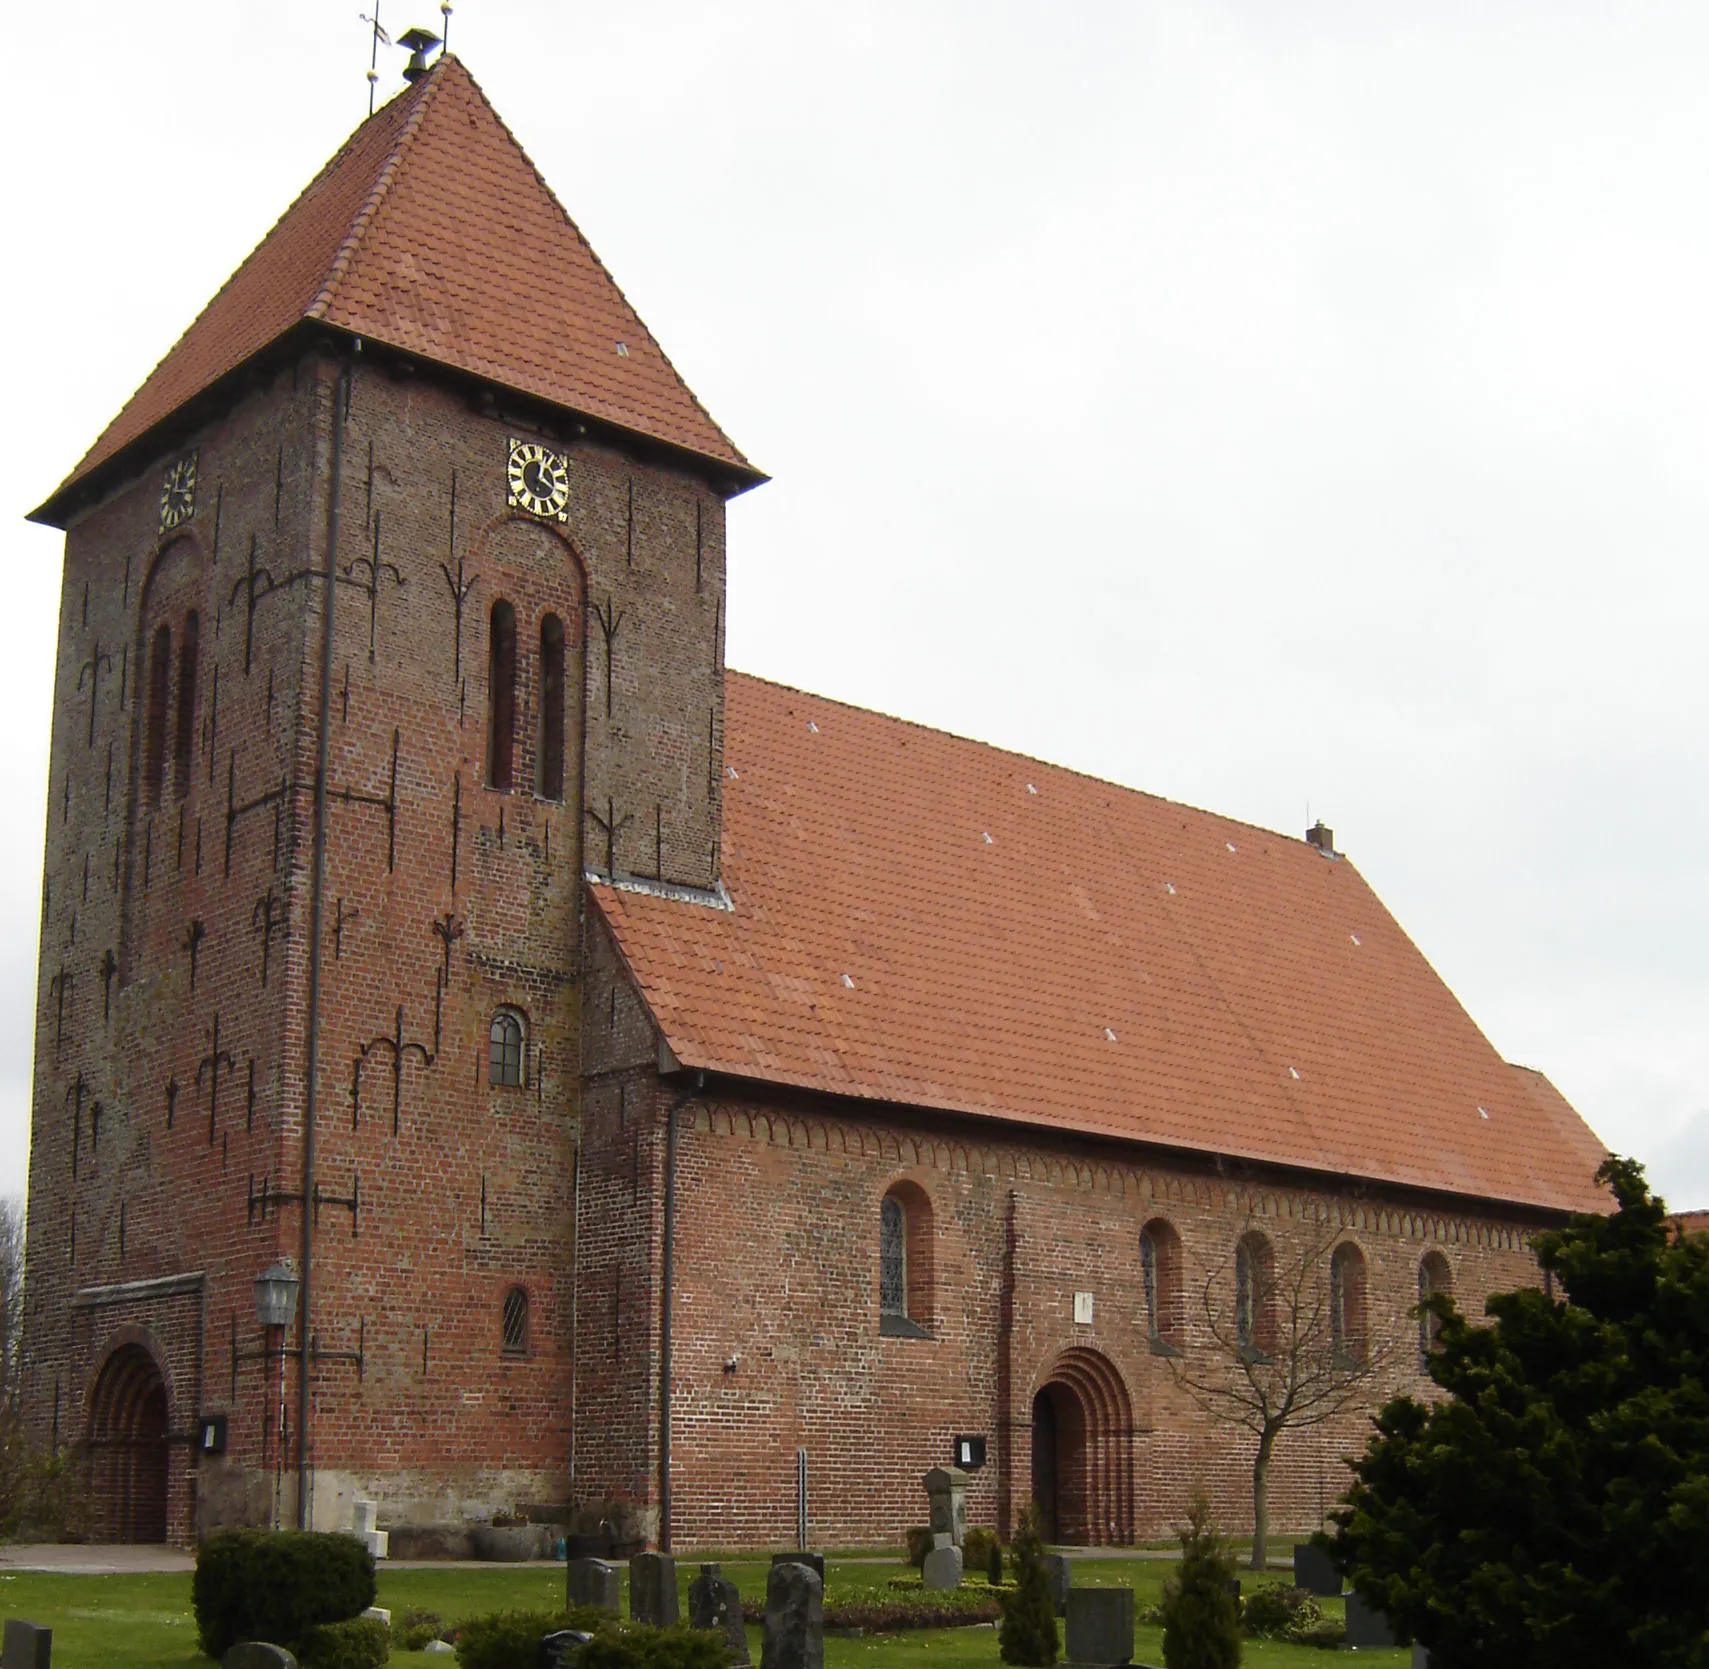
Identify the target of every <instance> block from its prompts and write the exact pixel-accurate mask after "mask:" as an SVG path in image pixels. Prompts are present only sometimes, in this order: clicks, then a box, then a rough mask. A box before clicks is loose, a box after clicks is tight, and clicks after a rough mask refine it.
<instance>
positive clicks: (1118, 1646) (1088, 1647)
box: [1065, 1588, 1133, 1669]
mask: <svg viewBox="0 0 1709 1669" xmlns="http://www.w3.org/2000/svg"><path fill="white" fill-rule="evenodd" d="M1065 1633H1066V1635H1067V1639H1066V1641H1065V1645H1066V1646H1067V1657H1068V1661H1069V1662H1070V1663H1088V1664H1097V1665H1101V1666H1102V1669H1111V1666H1113V1665H1115V1664H1121V1663H1131V1662H1132V1661H1133V1589H1131V1588H1074V1589H1072V1590H1070V1592H1069V1595H1068V1627H1067V1629H1066V1630H1065Z"/></svg>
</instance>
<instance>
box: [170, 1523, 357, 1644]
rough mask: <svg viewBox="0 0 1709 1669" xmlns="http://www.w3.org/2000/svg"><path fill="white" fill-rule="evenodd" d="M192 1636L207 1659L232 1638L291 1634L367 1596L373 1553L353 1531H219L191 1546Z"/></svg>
mask: <svg viewBox="0 0 1709 1669" xmlns="http://www.w3.org/2000/svg"><path fill="white" fill-rule="evenodd" d="M190 1596H191V1602H192V1603H193V1605H194V1606H195V1609H196V1639H197V1643H198V1644H199V1645H200V1646H201V1648H202V1650H203V1651H204V1652H206V1653H207V1654H208V1656H209V1657H212V1658H221V1657H224V1656H225V1654H226V1653H227V1651H229V1650H230V1649H231V1648H232V1647H233V1646H234V1645H236V1644H237V1642H238V1641H239V1640H278V1641H285V1642H289V1641H294V1640H302V1639H304V1638H306V1636H307V1635H308V1633H309V1631H310V1630H311V1629H314V1628H318V1627H320V1626H321V1625H322V1624H323V1623H342V1622H345V1621H347V1620H348V1619H349V1618H351V1617H359V1616H361V1614H362V1613H363V1612H364V1611H366V1610H367V1609H368V1607H369V1606H370V1605H372V1604H373V1603H374V1559H373V1555H372V1554H370V1553H369V1551H368V1549H367V1548H365V1547H364V1546H363V1545H362V1544H361V1542H359V1541H357V1540H356V1538H355V1537H354V1536H341V1535H332V1534H327V1533H325V1532H321V1531H315V1530H224V1531H221V1532H220V1533H219V1534H218V1535H214V1536H210V1537H209V1538H208V1539H207V1540H206V1541H205V1542H203V1543H202V1545H201V1547H200V1549H198V1551H197V1553H196V1575H195V1578H194V1580H193V1581H192V1583H191V1586H190Z"/></svg>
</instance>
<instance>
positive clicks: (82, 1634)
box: [0, 1555, 1408, 1669]
mask: <svg viewBox="0 0 1709 1669" xmlns="http://www.w3.org/2000/svg"><path fill="white" fill-rule="evenodd" d="M768 1562H769V1561H767V1560H765V1559H755V1558H751V1557H741V1558H725V1559H723V1560H721V1563H722V1564H723V1567H724V1574H725V1575H726V1576H728V1577H729V1578H730V1579H731V1580H732V1581H734V1582H735V1583H736V1584H737V1585H738V1586H739V1587H740V1588H741V1590H742V1592H743V1593H744V1594H757V1593H761V1592H763V1591H764V1588H765V1571H766V1565H767V1563H768ZM697 1564H698V1560H697V1559H696V1558H695V1557H693V1556H689V1555H683V1556H679V1558H678V1560H677V1577H678V1581H679V1584H680V1586H681V1588H682V1589H683V1592H684V1594H685V1596H686V1593H687V1588H688V1583H689V1580H690V1578H691V1577H692V1576H693V1575H694V1574H695V1569H696V1566H697ZM1170 1568H1171V1565H1170V1562H1169V1561H1167V1560H1163V1559H1077V1560H1076V1561H1075V1562H1074V1581H1075V1583H1076V1585H1077V1586H1081V1587H1088V1586H1099V1587H1103V1586H1108V1587H1115V1586H1123V1585H1125V1586H1128V1587H1131V1588H1133V1589H1134V1590H1135V1591H1136V1604H1137V1605H1138V1606H1139V1607H1141V1608H1143V1607H1145V1606H1147V1605H1150V1604H1152V1603H1154V1602H1155V1601H1156V1600H1157V1599H1158V1598H1159V1596H1160V1594H1161V1590H1162V1587H1163V1579H1164V1577H1165V1576H1167V1575H1168V1574H1169V1571H1170ZM826 1571H827V1575H828V1576H829V1578H830V1581H831V1582H832V1584H836V1583H838V1582H839V1581H842V1582H850V1583H857V1584H859V1585H861V1586H863V1587H865V1586H874V1585H881V1584H882V1583H884V1582H885V1581H886V1580H888V1578H889V1577H891V1576H893V1575H903V1574H908V1573H909V1572H908V1567H905V1566H902V1565H893V1566H892V1565H873V1564H853V1563H848V1562H844V1561H840V1560H838V1559H836V1558H835V1557H832V1558H831V1559H830V1560H828V1562H827V1566H826ZM1242 1580H1243V1581H1244V1582H1246V1583H1247V1584H1248V1585H1249V1586H1250V1584H1251V1582H1252V1577H1251V1575H1250V1573H1243V1575H1242ZM625 1584H627V1577H625ZM379 1587H380V1597H379V1603H380V1604H381V1605H384V1606H387V1607H389V1608H390V1609H391V1610H392V1611H393V1612H394V1613H399V1612H403V1611H410V1610H423V1611H437V1612H438V1613H439V1615H440V1616H441V1617H443V1618H444V1619H445V1620H446V1621H447V1622H455V1621H458V1620H460V1619H462V1618H464V1617H471V1616H476V1615H479V1614H480V1613H481V1612H485V1611H500V1610H511V1609H528V1610H552V1609H555V1608H557V1607H558V1606H560V1605H561V1604H562V1603H563V1597H564V1568H563V1566H562V1565H549V1564H538V1565H490V1566H483V1567H481V1568H480V1569H476V1570H467V1569H460V1568H445V1569H426V1570H391V1569H388V1568H386V1567H385V1566H381V1568H380V1579H379ZM686 1605H687V1602H686V1597H685V1599H684V1611H685V1615H686ZM625 1608H627V1598H626V1599H625ZM1324 1608H1325V1610H1326V1611H1338V1610H1339V1601H1335V1600H1326V1601H1325V1602H1324ZM0 1616H6V1617H27V1618H29V1619H30V1621H32V1622H36V1623H41V1624H43V1625H45V1626H47V1627H49V1628H51V1629H52V1630H53V1661H54V1665H55V1669H83V1666H85V1665H89V1666H94V1665H100V1666H102V1669H192V1666H194V1669H207V1665H208V1664H209V1663H210V1662H211V1661H212V1660H211V1659H209V1658H206V1657H204V1656H203V1655H202V1654H201V1652H199V1651H198V1650H197V1649H196V1621H195V1618H194V1616H193V1615H192V1614H191V1611H190V1577H189V1575H188V1573H173V1574H170V1575H164V1574H163V1575H148V1576H63V1575H36V1574H33V1573H30V1572H27V1571H17V1572H3V1573H0ZM748 1637H749V1643H750V1646H751V1649H752V1652H753V1656H754V1661H755V1663H756V1664H757V1663H758V1662H759V1646H760V1642H759V1630H758V1629H757V1628H750V1629H749V1631H748ZM1135 1656H1136V1659H1137V1661H1139V1662H1142V1663H1154V1664H1157V1663H1161V1662H1162V1661H1163V1637H1162V1631H1161V1630H1160V1629H1157V1628H1147V1627H1143V1626H1142V1627H1141V1628H1140V1630H1139V1637H1138V1641H1137V1645H1136V1652H1135ZM454 1661H455V1660H454V1659H449V1658H446V1657H442V1656H429V1655H427V1654H426V1653H423V1652H393V1654H392V1662H393V1663H394V1664H396V1665H398V1666H399V1669H416V1666H420V1669H443V1666H444V1665H445V1664H446V1663H449V1662H454ZM1244 1661H1245V1662H1246V1663H1248V1664H1251V1665H1253V1666H1255V1669H1328V1665H1329V1664H1331V1663H1333V1662H1335V1661H1336V1656H1335V1654H1332V1653H1326V1652H1322V1651H1316V1650H1313V1649H1312V1648H1310V1647H1305V1646H1279V1645H1271V1644H1269V1643H1267V1642H1264V1641H1256V1640H1254V1641H1248V1642H1247V1645H1246V1655H1245V1659H1244ZM1358 1661H1359V1662H1360V1663H1361V1664H1373V1665H1380V1666H1382V1669H1401V1666H1402V1665H1404V1664H1406V1663H1407V1662H1408V1654H1407V1653H1406V1652H1404V1651H1392V1652H1372V1651H1367V1652H1361V1653H1360V1654H1359V1658H1358ZM997 1665H998V1657H997V1631H996V1629H994V1628H991V1627H982V1628H946V1629H918V1630H910V1631H908V1632H906V1633H902V1634H886V1635H868V1636H866V1637H865V1638H863V1639H859V1640H851V1639H845V1638H841V1637H839V1636H835V1635H832V1636H830V1637H828V1638H827V1639H826V1641H825V1666H826V1669H879V1666H882V1669H928V1666H929V1669H997Z"/></svg>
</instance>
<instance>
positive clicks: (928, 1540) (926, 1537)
mask: <svg viewBox="0 0 1709 1669" xmlns="http://www.w3.org/2000/svg"><path fill="white" fill-rule="evenodd" d="M931 1550H932V1532H931V1529H930V1528H929V1527H928V1526H927V1525H924V1524H917V1525H915V1526H914V1528H913V1529H912V1530H910V1531H909V1532H908V1563H909V1564H911V1565H912V1566H913V1567H914V1569H915V1570H919V1569H921V1567H922V1566H924V1564H925V1562H926V1555H927V1554H928V1553H930V1552H931Z"/></svg>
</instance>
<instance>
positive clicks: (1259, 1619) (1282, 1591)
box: [1240, 1582, 1323, 1640]
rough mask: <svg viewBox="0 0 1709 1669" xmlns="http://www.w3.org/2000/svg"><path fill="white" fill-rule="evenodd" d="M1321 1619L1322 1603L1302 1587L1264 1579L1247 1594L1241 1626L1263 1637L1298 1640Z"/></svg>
mask: <svg viewBox="0 0 1709 1669" xmlns="http://www.w3.org/2000/svg"><path fill="white" fill-rule="evenodd" d="M1322 1621H1323V1607H1322V1606H1321V1605H1319V1604H1318V1603H1317V1600H1316V1598H1315V1597H1314V1596H1313V1595H1312V1594H1311V1593H1309V1592H1308V1591H1307V1590H1306V1589H1304V1588H1292V1587H1289V1586H1288V1584H1287V1583H1286V1582H1266V1583H1265V1584H1264V1585H1263V1586H1262V1587H1260V1588H1257V1589H1254V1591H1253V1592H1252V1593H1250V1594H1248V1595H1247V1596H1246V1599H1245V1601H1244V1602H1243V1603H1242V1605H1241V1607H1240V1626H1241V1627H1242V1628H1243V1629H1245V1630H1246V1632H1247V1633H1248V1634H1252V1635H1256V1636H1258V1638H1260V1639H1263V1640H1297V1639H1298V1638H1299V1637H1300V1634H1301V1633H1302V1632H1303V1631H1304V1630H1307V1629H1311V1628H1315V1627H1316V1626H1317V1625H1318V1624H1319V1623H1321V1622H1322Z"/></svg>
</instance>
